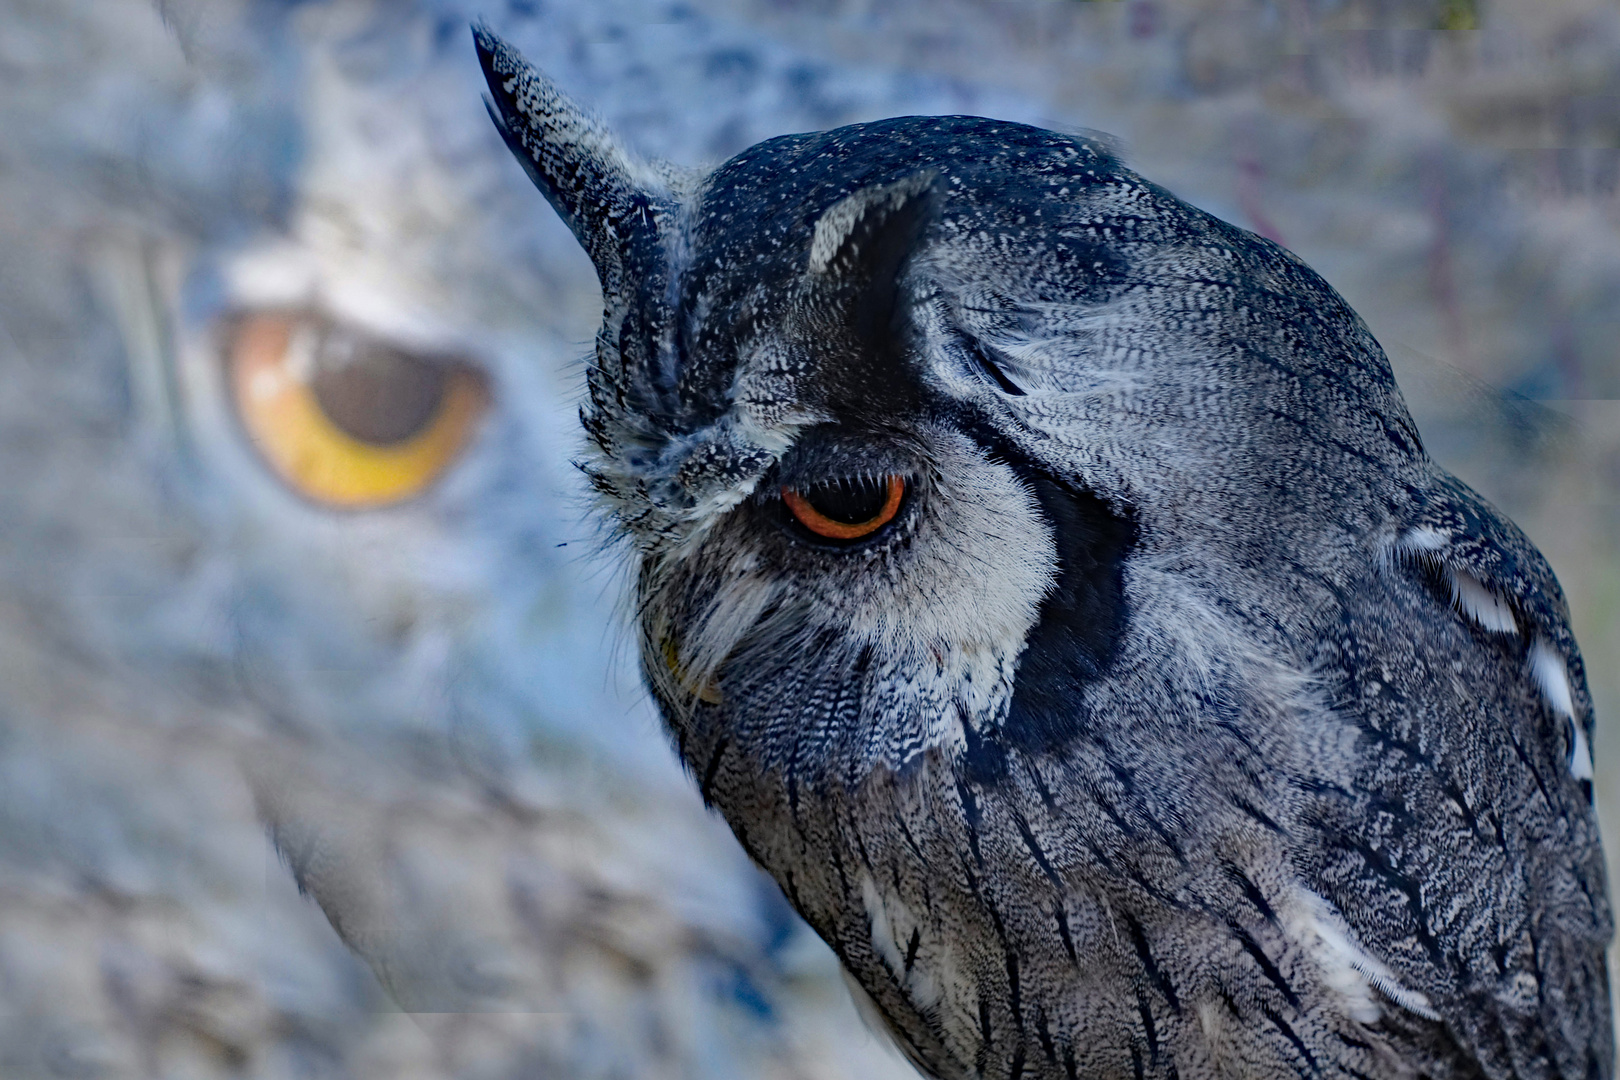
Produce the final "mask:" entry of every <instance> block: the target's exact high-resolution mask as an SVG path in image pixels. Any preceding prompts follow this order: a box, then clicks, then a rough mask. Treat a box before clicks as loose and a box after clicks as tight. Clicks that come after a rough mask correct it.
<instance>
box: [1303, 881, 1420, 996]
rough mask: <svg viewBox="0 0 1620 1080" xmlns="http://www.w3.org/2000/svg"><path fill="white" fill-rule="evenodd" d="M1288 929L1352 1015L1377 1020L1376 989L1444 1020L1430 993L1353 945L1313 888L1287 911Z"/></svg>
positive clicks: (1327, 904)
mask: <svg viewBox="0 0 1620 1080" xmlns="http://www.w3.org/2000/svg"><path fill="white" fill-rule="evenodd" d="M1284 929H1285V930H1286V931H1287V933H1288V935H1289V937H1291V938H1293V939H1294V941H1296V942H1297V943H1298V944H1299V945H1300V946H1301V947H1303V948H1304V949H1305V951H1306V953H1307V954H1308V955H1310V956H1311V957H1312V958H1313V959H1314V960H1315V961H1316V962H1317V964H1318V965H1319V967H1320V968H1321V971H1322V981H1323V983H1325V984H1326V985H1327V986H1328V987H1329V988H1330V989H1332V990H1335V991H1337V992H1338V993H1339V996H1340V998H1341V1000H1342V1001H1343V1003H1344V1006H1345V1011H1346V1012H1347V1013H1348V1014H1349V1015H1350V1016H1351V1017H1352V1018H1353V1019H1355V1020H1358V1021H1360V1022H1361V1023H1363V1024H1373V1023H1377V1022H1378V1019H1379V1016H1380V1015H1381V1010H1380V1009H1379V1006H1378V1001H1377V999H1376V998H1374V997H1373V995H1372V991H1373V990H1377V991H1378V992H1379V993H1380V994H1382V995H1383V996H1384V997H1385V998H1388V999H1389V1000H1390V1001H1393V1002H1394V1003H1395V1004H1396V1005H1399V1006H1400V1007H1401V1008H1403V1009H1405V1010H1406V1011H1407V1012H1410V1013H1415V1014H1417V1015H1418V1016H1421V1017H1423V1018H1424V1019H1425V1020H1438V1019H1440V1014H1439V1013H1437V1012H1435V1011H1434V1006H1433V1005H1432V1004H1431V1003H1430V1002H1429V999H1428V997H1427V996H1426V995H1424V994H1422V993H1420V992H1419V991H1416V990H1412V989H1409V988H1407V987H1405V986H1403V985H1401V982H1400V980H1399V979H1397V978H1396V977H1395V973H1394V972H1393V971H1391V970H1390V969H1389V967H1388V966H1387V965H1385V964H1384V963H1383V962H1382V961H1380V960H1377V959H1375V958H1374V957H1372V956H1370V955H1368V954H1367V952H1366V951H1365V950H1363V949H1362V948H1361V947H1360V946H1358V945H1357V944H1356V943H1355V941H1354V939H1353V938H1352V937H1351V934H1350V928H1349V927H1348V926H1346V925H1345V922H1344V920H1343V919H1342V918H1341V917H1340V916H1339V913H1338V912H1337V911H1335V910H1334V909H1333V906H1332V905H1331V904H1329V903H1328V902H1327V901H1326V900H1324V899H1323V898H1322V897H1320V896H1317V895H1316V894H1315V893H1313V892H1311V891H1310V890H1309V889H1303V888H1302V889H1300V890H1298V892H1297V893H1296V896H1295V903H1293V904H1291V905H1290V906H1289V908H1288V910H1287V911H1286V913H1285V921H1284Z"/></svg>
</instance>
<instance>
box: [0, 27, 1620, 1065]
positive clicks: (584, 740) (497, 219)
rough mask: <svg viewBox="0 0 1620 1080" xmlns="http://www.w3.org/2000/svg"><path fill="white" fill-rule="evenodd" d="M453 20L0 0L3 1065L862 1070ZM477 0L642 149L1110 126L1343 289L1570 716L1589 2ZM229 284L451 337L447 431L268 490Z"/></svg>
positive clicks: (1606, 265)
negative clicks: (685, 682)
mask: <svg viewBox="0 0 1620 1080" xmlns="http://www.w3.org/2000/svg"><path fill="white" fill-rule="evenodd" d="M477 13H478V12H476V11H475V10H474V8H473V6H472V5H463V4H459V3H454V2H451V0H442V2H441V0H420V2H418V3H414V4H407V3H381V2H378V3H365V2H362V0H354V2H340V0H330V2H309V3H272V2H269V0H264V2H248V0H234V2H218V3H208V4H203V3H179V2H163V3H158V4H157V5H155V6H153V5H149V4H146V3H142V2H140V0H118V2H113V3H101V2H93V0H53V2H49V3H47V2H44V0H6V3H5V4H4V5H3V9H0V132H3V134H0V364H3V370H4V374H5V377H4V381H3V383H0V458H3V460H0V544H3V546H0V553H3V556H0V1074H3V1075H5V1076H8V1077H13V1076H15V1077H27V1076H84V1077H99V1076H107V1077H124V1076H128V1077H156V1076H177V1077H178V1076H216V1075H217V1076H226V1075H245V1076H266V1077H279V1076H351V1075H353V1076H366V1075H386V1076H440V1075H455V1076H478V1077H485V1076H488V1077H497V1076H536V1075H540V1076H550V1075H559V1076H580V1077H614V1076H636V1077H728V1076H735V1077H770V1076H780V1077H827V1078H832V1077H856V1076H859V1077H880V1076H885V1075H892V1076H905V1075H908V1074H909V1067H908V1066H906V1065H905V1064H904V1063H903V1062H901V1061H900V1060H899V1059H898V1058H896V1057H893V1056H891V1055H890V1054H889V1053H888V1051H886V1050H885V1049H884V1048H883V1047H882V1046H881V1045H880V1044H879V1043H878V1042H877V1041H876V1040H874V1039H872V1038H871V1037H870V1036H868V1035H866V1034H864V1032H862V1030H861V1028H860V1026H859V1021H858V1020H857V1018H856V1016H855V1013H854V1010H853V1007H852V1006H851V1005H850V1003H849V1001H848V999H847V996H846V995H845V992H844V990H843V988H842V987H841V985H840V984H839V980H838V978H837V973H836V964H835V962H834V960H833V958H832V956H831V954H830V953H829V952H828V951H827V950H826V949H825V948H824V947H823V946H822V945H821V944H820V943H819V942H818V941H816V940H815V939H814V938H813V936H812V935H811V934H810V933H809V932H808V931H807V930H806V929H805V928H804V927H803V926H802V925H801V924H800V923H799V922H798V921H797V919H796V918H795V917H794V916H792V915H791V913H790V912H789V911H788V909H787V908H786V906H785V904H784V903H783V902H782V901H781V899H780V898H779V897H778V896H777V894H776V892H775V887H774V886H773V885H771V884H770V883H769V881H768V880H767V879H765V878H764V877H763V876H762V875H761V874H759V873H758V872H757V871H756V870H754V869H753V868H752V867H751V866H750V865H749V864H748V862H747V860H746V858H745V857H744V856H743V854H742V853H741V851H740V850H739V849H738V848H737V846H736V844H735V842H734V841H733V840H732V839H731V837H730V834H729V833H728V832H727V830H726V829H725V827H724V825H723V824H721V823H720V822H718V820H716V819H714V818H712V817H711V816H709V815H708V814H706V813H705V811H704V810H703V808H702V806H701V804H700V802H699V800H698V798H697V795H696V793H695V792H694V791H693V790H691V788H690V785H689V783H688V781H687V780H686V778H685V777H683V776H682V775H681V774H680V772H679V769H678V767H677V766H676V764H675V762H674V758H673V755H672V754H671V753H670V751H669V749H668V748H667V747H666V746H665V744H664V742H663V738H662V736H661V734H660V733H659V731H658V728H657V725H656V721H655V718H654V716H653V714H652V712H651V710H650V709H649V707H648V706H647V705H646V703H645V702H644V700H643V695H642V691H641V690H640V688H639V686H638V685H637V680H636V676H635V674H634V672H633V665H632V662H631V657H630V655H629V652H630V650H628V649H627V648H626V647H625V646H624V644H623V642H622V640H621V631H620V630H619V628H618V627H619V623H618V616H619V615H620V614H621V613H620V612H618V611H617V609H616V604H617V602H618V600H619V597H620V593H621V589H620V585H621V583H620V582H618V581H616V580H614V579H613V577H612V576H611V574H610V572H609V571H608V570H606V569H605V566H606V565H607V561H606V560H603V559H601V558H599V550H600V547H601V544H602V542H603V541H602V540H601V538H600V536H599V534H598V532H597V526H595V525H594V524H593V523H592V522H591V521H590V519H589V516H588V513H587V511H586V506H587V501H586V496H585V494H584V485H583V483H582V481H581V479H580V478H579V477H578V476H577V475H576V473H575V472H574V470H573V468H572V467H571V465H570V463H569V459H570V456H571V454H572V453H573V452H574V449H575V447H576V446H577V440H578V435H577V427H576V423H577V422H576V420H575V417H574V406H575V402H576V401H577V398H578V394H579V392H580V380H579V375H580V367H579V364H578V357H579V356H580V355H582V354H583V353H584V352H585V351H587V348H588V341H589V338H590V335H591V334H592V333H593V332H594V326H595V321H596V318H597V300H598V297H597V294H596V290H595V287H594V277H593V274H592V271H591V268H590V266H589V264H588V263H587V262H586V260H585V259H584V257H583V256H582V254H581V253H580V252H579V251H578V249H577V247H576V245H575V244H574V242H573V239H572V238H571V237H570V236H569V235H568V234H567V233H566V231H565V229H564V228H563V226H562V225H561V224H560V223H559V222H558V221H557V220H556V219H555V217H554V215H552V214H550V213H548V212H545V211H544V209H543V208H542V207H540V206H539V205H538V201H537V200H536V198H535V197H534V194H533V191H532V189H531V188H530V187H529V185H528V181H527V180H526V179H525V178H524V177H523V175H522V174H521V172H520V171H519V170H518V169H517V168H516V166H515V165H514V164H513V162H512V161H511V160H510V157H509V156H508V155H507V153H506V151H505V148H504V147H503V146H502V145H501V142H500V138H499V136H498V135H497V133H496V132H495V131H494V130H493V129H492V127H491V126H490V124H489V122H488V120H487V119H486V118H485V117H484V116H483V113H482V109H481V106H480V102H479V94H480V76H479V73H478V70H477V64H476V61H475V58H474V56H473V52H472V48H471V46H470V43H469V41H468V38H467V31H466V27H467V24H468V22H469V21H470V18H471V17H472V16H473V15H474V14H477ZM485 14H487V16H488V17H489V19H490V20H491V22H492V24H494V25H495V26H496V27H497V28H498V29H499V30H500V32H501V33H502V34H503V35H505V36H508V37H510V38H511V39H512V40H513V42H514V43H515V44H517V45H518V46H519V47H521V48H522V49H523V50H524V51H525V52H526V53H527V54H528V56H529V57H530V58H531V59H533V60H534V61H536V62H537V63H538V64H540V65H541V66H543V67H545V68H546V69H547V70H548V71H549V72H550V73H551V74H552V75H553V76H555V77H556V78H557V80H558V82H559V83H560V84H562V85H565V86H567V87H569V88H570V90H571V91H572V92H574V93H575V94H577V95H578V96H579V97H580V98H581V99H583V100H587V101H590V102H592V103H593V104H594V105H595V106H596V107H597V108H598V109H599V110H600V111H601V112H602V114H603V115H604V116H605V117H606V118H607V119H609V120H610V121H611V122H612V124H613V125H614V126H615V127H616V129H617V130H618V131H619V132H621V133H622V134H623V135H624V136H625V137H626V138H628V139H629V140H630V141H632V142H633V143H634V144H635V145H636V146H637V148H638V149H640V150H641V151H643V152H644V153H646V154H648V155H650V156H661V157H665V158H668V159H670V160H673V161H675V162H678V163H686V164H696V163H699V162H702V161H715V160H719V159H721V158H723V157H725V156H726V155H729V154H731V153H735V152H736V151H738V150H740V149H742V148H743V147H745V146H747V145H749V144H751V143H753V142H755V141H757V140H759V139H761V138H765V137H768V136H771V135H775V134H779V133H783V132H788V131H801V130H811V129H818V128H825V127H829V126H833V125H836V124H843V123H848V122H851V121H854V120H860V119H870V118H876V117H881V116H888V115H896V114H903V113H948V112H967V113H978V114H985V115H993V116H1000V117H1005V118H1008V119H1016V120H1023V121H1026V122H1033V123H1038V124H1043V125H1046V126H1053V127H1081V126H1083V127H1086V128H1097V129H1103V130H1107V131H1110V132H1114V133H1116V134H1117V135H1119V136H1120V137H1121V138H1122V139H1123V143H1124V147H1125V150H1126V152H1127V154H1128V155H1129V156H1130V157H1131V158H1132V160H1133V161H1134V162H1135V163H1136V164H1137V165H1138V166H1139V167H1140V168H1141V169H1142V171H1144V172H1146V173H1148V174H1149V175H1153V176H1156V177H1159V178H1161V179H1162V180H1163V181H1164V182H1165V183H1166V184H1167V185H1168V186H1169V187H1171V188H1172V189H1173V190H1175V191H1176V192H1177V193H1178V194H1180V195H1182V196H1183V197H1186V198H1189V199H1191V200H1193V201H1195V202H1197V203H1199V204H1200V205H1203V206H1205V207H1207V208H1209V209H1211V210H1213V211H1214V212H1216V213H1218V214H1221V215H1222V216H1225V217H1227V218H1229V219H1231V220H1234V221H1236V222H1238V223H1239V224H1243V225H1245V226H1247V227H1250V228H1253V229H1255V230H1256V231H1259V232H1261V233H1263V234H1266V235H1268V236H1271V237H1273V238H1275V239H1279V240H1281V241H1282V242H1284V243H1286V244H1288V245H1289V246H1291V247H1292V248H1294V249H1295V250H1296V251H1298V252H1299V253H1300V254H1301V255H1302V256H1304V257H1305V258H1306V259H1307V260H1308V261H1310V262H1311V263H1312V265H1314V266H1316V267H1317V268H1318V269H1319V270H1320V271H1321V272H1322V273H1323V274H1324V275H1325V276H1326V277H1327V278H1328V279H1329V280H1330V281H1331V282H1332V283H1333V284H1334V285H1335V286H1336V287H1337V288H1338V289H1339V290H1340V291H1341V292H1343V293H1344V294H1345V295H1346V297H1347V299H1349V300H1350V301H1351V302H1352V304H1353V305H1354V306H1355V307H1356V308H1357V309H1358V310H1359V311H1361V313H1362V314H1363V315H1364V316H1365V317H1366V318H1367V320H1368V322H1369V323H1370V324H1371V326H1372V328H1373V330H1374V332H1375V333H1376V334H1378V335H1379V337H1380V338H1381V340H1383V342H1384V344H1385V345H1386V347H1388V348H1389V351H1390V352H1391V355H1392V359H1393V360H1394V362H1395V364H1396V366H1397V374H1398V375H1399V376H1400V377H1401V381H1402V385H1403V388H1404V389H1405V391H1406V394H1407V397H1408V400H1409V401H1410V402H1411V404H1412V406H1413V410H1414V413H1415V414H1416V416H1417V419H1418V421H1419V424H1420V427H1421V429H1422V430H1423V432H1424V434H1425V437H1426V438H1427V439H1428V440H1429V443H1430V448H1431V451H1432V452H1434V453H1435V455H1436V456H1437V457H1438V458H1439V459H1440V461H1441V462H1442V463H1443V464H1445V465H1446V466H1447V467H1448V468H1451V469H1452V470H1453V471H1455V472H1457V473H1458V474H1459V475H1460V476H1462V477H1463V478H1464V479H1465V480H1467V481H1468V482H1470V483H1471V484H1473V485H1474V486H1476V487H1477V488H1479V489H1480V490H1481V491H1482V492H1484V493H1485V494H1486V495H1487V496H1488V497H1490V498H1493V499H1494V500H1496V501H1497V502H1498V503H1499V504H1501V505H1502V506H1503V508H1504V509H1505V510H1506V511H1508V512H1509V513H1510V514H1512V515H1513V516H1514V517H1515V518H1516V519H1517V520H1518V521H1519V522H1520V523H1521V524H1523V525H1524V526H1525V528H1526V530H1527V531H1528V532H1529V533H1530V535H1531V536H1532V538H1533V539H1535V540H1536V541H1537V543H1538V544H1539V545H1540V546H1541V547H1542V548H1543V550H1544V551H1546V553H1547V554H1548V556H1549V558H1550V559H1551V561H1552V562H1553V564H1554V566H1555V568H1556V570H1557V572H1558V574H1559V577H1560V578H1561V579H1562V580H1563V582H1564V585H1565V588H1566V590H1567V591H1568V593H1569V595H1570V598H1571V603H1572V607H1573V610H1574V617H1575V623H1576V631H1577V633H1578V635H1579V636H1580V638H1581V640H1582V641H1583V642H1584V643H1585V645H1586V650H1587V654H1588V656H1589V658H1590V662H1591V668H1592V672H1591V673H1592V677H1593V690H1594V693H1595V695H1596V697H1597V700H1598V706H1599V714H1600V717H1602V718H1605V720H1604V721H1600V722H1606V718H1607V717H1610V716H1612V715H1613V714H1614V711H1615V708H1616V707H1617V706H1620V673H1617V671H1616V669H1615V665H1613V664H1612V663H1606V662H1605V661H1606V659H1607V658H1611V657H1613V656H1615V655H1616V654H1617V651H1620V559H1617V554H1616V541H1615V539H1614V538H1615V537H1616V536H1617V535H1620V497H1617V491H1620V404H1617V400H1616V399H1617V398H1620V345H1617V344H1616V342H1617V341H1620V335H1617V334H1616V333H1615V330H1616V318H1617V316H1616V312H1620V198H1617V195H1616V183H1617V177H1620V9H1617V8H1615V6H1614V5H1613V4H1612V3H1600V2H1598V0H1560V2H1558V3H1548V4H1540V5H1534V6H1525V5H1514V6H1512V7H1511V8H1510V7H1509V5H1505V4H1497V5H1490V4H1484V3H1481V4H1479V5H1477V6H1476V5H1473V4H1455V3H1417V2H1412V3H1399V2H1381V3H1373V2H1370V0H1367V2H1352V0H1345V2H1338V3H1328V2H1312V0H1290V2H1287V3H1279V4H1270V3H1253V4H1238V5H1233V4H1229V3H1215V2H1209V3H1204V2H1198V3H1191V4H1178V5H1169V4H1163V3H1155V2H1150V0H1133V2H1130V3H1073V2H1057V0H1048V2H1041V0H999V2H995V3H985V2H969V0H944V2H941V3H929V4H926V5H925V4H918V3H901V2H899V0H690V2H685V3H640V2H632V0H611V2H599V3H582V2H581V3H575V2H564V0H547V2H544V3H527V2H525V3H519V2H517V0H513V2H511V3H508V4H506V5H505V6H504V8H502V10H500V11H498V12H497V11H487V12H485ZM265 313H269V314H272V315H275V316H277V317H279V318H283V319H285V320H290V321H291V323H292V324H294V325H305V324H308V325H314V324H315V323H317V322H318V323H319V324H320V325H322V326H336V327H341V328H342V329H343V332H344V333H345V334H347V335H349V337H351V338H353V339H355V340H359V341H362V342H376V343H382V345H385V346H386V347H387V348H388V349H391V350H393V351H394V352H398V353H404V354H407V355H412V356H416V355H420V356H430V357H445V356H449V357H455V358H456V359H457V362H458V363H461V364H465V365H467V366H468V368H469V369H475V370H476V371H477V372H478V373H479V378H480V379H482V380H483V381H484V383H485V384H487V388H488V389H487V397H488V401H487V405H486V406H484V407H483V411H482V413H481V415H480V418H479V420H478V423H477V428H476V430H475V431H474V432H473V434H472V436H471V438H470V440H469V441H468V442H467V443H466V445H465V447H464V448H458V450H457V455H456V458H455V460H453V461H451V462H450V463H449V464H448V466H447V467H446V468H445V469H444V472H443V475H442V476H439V477H437V478H436V481H437V482H434V483H430V484H424V488H425V490H423V492H422V493H421V494H420V495H418V496H417V497H415V498H411V499H407V500H404V501H399V502H397V503H395V504H393V505H388V506H385V507H380V508H375V509H364V510H338V509H334V508H331V507H328V506H325V505H322V504H321V503H320V502H318V501H316V500H313V499H311V498H308V497H305V496H302V495H300V494H299V493H298V492H297V491H295V490H293V487H294V485H293V484H291V483H289V482H288V481H286V480H283V479H280V478H278V477H277V475H276V474H275V473H274V472H273V470H272V469H270V468H268V467H267V463H266V460H265V457H264V456H263V455H261V454H259V453H258V452H257V451H256V449H255V446H254V444H253V439H252V438H250V437H249V435H248V434H247V433H248V432H251V431H252V430H253V428H252V425H251V424H245V423H244V422H243V418H242V417H240V416H238V415H237V408H238V405H239V404H240V401H241V400H246V399H239V398H233V396H232V392H231V383H230V374H229V370H228V367H229V363H230V357H231V355H232V349H233V342H234V341H236V340H237V338H235V337H233V335H234V334H237V333H238V330H239V328H240V326H241V325H242V321H243V320H244V319H251V318H253V317H255V316H259V315H263V314H265ZM380 347H382V346H379V348H380ZM1608 730H1609V729H1605V730H1604V731H1602V732H1600V742H1599V745H1598V747H1597V758H1598V775H1597V789H1598V798H1599V802H1600V804H1603V805H1608V806H1612V805H1615V804H1616V799H1617V796H1616V795H1615V793H1614V792H1613V790H1612V783H1613V782H1612V780H1611V779H1610V776H1611V774H1610V772H1609V770H1608V769H1607V768H1606V767H1605V766H1606V762H1607V740H1606V738H1602V736H1604V735H1606V734H1607V733H1608ZM272 840H273V843H272ZM277 847H279V849H280V852H281V854H278V852H277ZM284 856H285V857H284ZM289 865H296V866H297V867H298V868H299V875H298V877H299V879H300V880H298V881H296V882H295V880H294V875H293V873H292V872H291V871H290V869H289ZM301 893H302V894H303V895H301ZM334 930H335V931H336V932H335V933H334ZM345 943H347V944H345Z"/></svg>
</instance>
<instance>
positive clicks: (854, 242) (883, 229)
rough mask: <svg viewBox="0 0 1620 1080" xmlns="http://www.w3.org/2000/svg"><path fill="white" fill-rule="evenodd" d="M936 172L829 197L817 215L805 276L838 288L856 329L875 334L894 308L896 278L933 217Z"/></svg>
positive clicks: (820, 285)
mask: <svg viewBox="0 0 1620 1080" xmlns="http://www.w3.org/2000/svg"><path fill="white" fill-rule="evenodd" d="M938 181H939V174H938V173H936V172H934V171H932V170H927V171H924V172H919V173H914V174H912V175H911V176H907V177H905V178H904V179H901V180H896V181H894V182H893V183H889V184H876V185H873V186H871V187H866V188H862V189H860V190H859V191H856V192H854V193H852V194H850V195H847V196H845V197H844V198H843V199H840V200H839V201H838V202H836V203H834V204H833V205H832V206H831V207H829V208H828V209H827V211H826V212H825V213H823V214H822V215H821V217H820V218H819V219H818V220H817V221H816V227H815V233H814V235H813V236H812V238H811V241H810V260H809V266H808V269H809V271H810V277H811V280H812V282H814V284H815V286H817V287H818V291H821V290H830V291H832V292H834V293H839V294H843V295H844V296H845V297H846V298H847V302H848V303H849V305H850V306H849V310H848V312H847V315H848V317H849V319H850V323H851V326H852V328H853V329H854V330H855V332H856V333H857V334H858V335H859V336H860V337H861V338H863V339H868V340H870V339H874V338H876V337H877V336H878V335H879V334H881V333H882V332H883V331H884V330H885V329H886V327H887V325H888V322H889V319H890V316H891V314H892V313H893V310H894V297H895V286H896V278H897V277H898V276H899V273H900V269H901V267H902V266H903V265H904V264H905V261H906V259H907V257H908V256H910V254H911V251H912V248H914V247H915V246H916V243H917V239H918V237H919V236H920V235H921V234H922V231H923V228H924V227H925V226H926V225H927V224H928V222H929V221H930V220H931V219H932V218H933V216H934V214H935V212H936V209H937V204H938V201H939V195H938V188H939V183H938Z"/></svg>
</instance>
